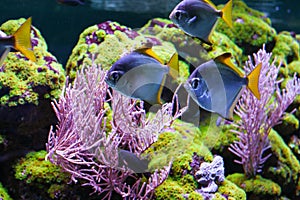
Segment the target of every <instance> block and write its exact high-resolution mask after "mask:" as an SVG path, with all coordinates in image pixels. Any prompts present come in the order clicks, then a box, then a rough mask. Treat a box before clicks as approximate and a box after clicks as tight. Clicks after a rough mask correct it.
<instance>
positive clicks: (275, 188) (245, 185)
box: [226, 173, 281, 196]
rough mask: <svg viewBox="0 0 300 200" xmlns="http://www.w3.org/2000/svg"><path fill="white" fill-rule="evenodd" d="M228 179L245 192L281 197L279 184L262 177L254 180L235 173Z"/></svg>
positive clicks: (256, 177) (258, 176)
mask: <svg viewBox="0 0 300 200" xmlns="http://www.w3.org/2000/svg"><path fill="white" fill-rule="evenodd" d="M226 178H227V179H228V180H230V181H232V182H233V183H235V184H236V185H238V186H239V187H240V188H242V189H243V190H245V192H249V193H250V192H252V193H254V194H256V195H262V196H264V195H271V196H280V194H281V188H280V186H279V185H278V184H277V183H275V182H273V181H271V180H269V179H265V178H262V177H261V176H260V175H257V176H255V177H254V178H252V179H247V177H246V176H245V175H244V174H239V173H235V174H231V175H228V176H227V177H226Z"/></svg>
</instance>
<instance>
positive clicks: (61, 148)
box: [46, 65, 179, 199]
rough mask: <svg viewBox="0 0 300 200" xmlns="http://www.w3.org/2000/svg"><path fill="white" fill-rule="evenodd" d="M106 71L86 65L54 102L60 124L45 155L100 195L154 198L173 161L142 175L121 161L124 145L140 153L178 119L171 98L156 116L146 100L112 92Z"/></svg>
mask: <svg viewBox="0 0 300 200" xmlns="http://www.w3.org/2000/svg"><path fill="white" fill-rule="evenodd" d="M105 74H106V72H105V71H103V70H102V69H101V68H100V67H97V66H96V65H92V66H90V67H88V68H84V67H83V68H82V69H81V70H80V71H79V72H77V78H76V79H75V80H74V83H73V85H71V84H70V85H68V86H66V87H65V88H64V89H63V93H62V95H61V97H60V100H59V101H58V102H57V101H55V102H54V103H53V108H54V110H55V112H56V115H57V118H58V121H59V124H58V125H57V126H56V130H54V129H53V127H52V128H51V130H50V133H49V138H48V143H47V144H46V148H47V151H48V154H47V156H46V158H47V159H49V160H50V161H51V162H52V163H54V164H57V165H59V166H61V167H62V168H63V169H64V170H65V171H67V172H69V173H70V174H71V179H72V181H73V182H75V183H76V182H77V180H78V179H81V180H84V181H83V182H84V183H83V186H91V187H92V188H93V189H94V192H95V193H98V194H99V195H100V197H99V198H101V199H112V198H114V197H115V196H113V195H119V196H121V197H122V198H124V199H125V198H126V199H151V197H152V195H153V192H154V189H155V188H156V187H157V186H159V185H160V184H161V183H162V182H163V181H164V180H165V179H166V178H167V176H168V173H169V170H170V166H171V163H169V165H168V166H162V167H161V169H157V170H154V171H153V172H152V173H151V175H150V177H149V178H148V180H147V181H145V180H143V181H142V179H141V178H140V176H138V175H137V174H136V173H135V172H133V171H132V170H130V169H128V168H127V167H126V166H123V165H122V166H120V165H119V162H118V157H119V156H120V155H119V151H120V149H122V150H123V149H125V150H126V151H128V152H130V153H133V154H134V155H136V156H139V155H140V154H141V152H143V151H144V150H145V149H147V148H149V146H150V145H151V144H152V143H153V142H155V141H156V140H157V138H158V134H159V133H160V132H162V131H164V129H165V128H169V126H170V125H171V123H172V121H173V120H174V117H172V104H171V103H170V104H165V105H164V106H163V107H162V109H161V110H159V111H158V112H157V114H156V118H155V120H154V119H148V118H146V113H145V111H144V110H143V106H142V103H140V104H139V103H138V101H136V100H131V99H129V98H126V97H123V96H121V95H120V94H117V93H115V94H111V93H110V92H109V90H108V88H107V84H106V83H105V81H104V77H105ZM107 96H108V97H107ZM107 98H108V99H107ZM108 103H110V104H111V107H112V111H111V110H110V108H109V107H110V106H109V104H108ZM109 112H113V114H112V120H111V122H108V121H107V119H108V118H109V115H110V114H109ZM178 116H179V115H177V117H178ZM108 123H111V127H112V128H111V130H109V128H108V127H106V124H108ZM128 180H130V182H129V183H128V182H127V181H128Z"/></svg>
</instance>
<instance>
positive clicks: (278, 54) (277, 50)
mask: <svg viewBox="0 0 300 200" xmlns="http://www.w3.org/2000/svg"><path fill="white" fill-rule="evenodd" d="M275 41H276V43H275V47H274V48H273V50H272V53H273V54H272V56H273V57H274V58H277V64H279V63H282V64H283V67H284V68H281V69H280V72H281V73H282V74H283V75H284V76H285V77H288V76H293V75H294V73H295V72H298V71H299V70H296V68H293V65H291V66H290V67H288V64H289V63H291V62H292V61H298V60H299V51H300V47H299V43H298V42H297V40H296V39H295V38H294V37H292V36H291V34H290V33H289V32H286V31H285V32H281V33H279V34H278V35H277V36H276V37H275Z"/></svg>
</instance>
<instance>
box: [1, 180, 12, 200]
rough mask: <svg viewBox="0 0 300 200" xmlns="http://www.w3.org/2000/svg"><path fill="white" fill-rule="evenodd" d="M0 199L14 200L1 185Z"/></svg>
mask: <svg viewBox="0 0 300 200" xmlns="http://www.w3.org/2000/svg"><path fill="white" fill-rule="evenodd" d="M0 199H1V200H12V198H11V197H10V196H9V194H8V193H7V191H6V189H5V188H4V187H3V186H2V184H1V183H0Z"/></svg>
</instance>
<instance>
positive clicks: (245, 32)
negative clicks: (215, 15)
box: [215, 0, 276, 59]
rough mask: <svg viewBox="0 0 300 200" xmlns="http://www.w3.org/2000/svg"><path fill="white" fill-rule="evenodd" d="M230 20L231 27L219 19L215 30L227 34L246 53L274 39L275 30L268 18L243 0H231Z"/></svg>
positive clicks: (254, 50)
mask: <svg viewBox="0 0 300 200" xmlns="http://www.w3.org/2000/svg"><path fill="white" fill-rule="evenodd" d="M232 20H233V28H229V27H228V26H227V24H225V22H224V21H223V20H219V21H218V24H217V26H216V29H215V30H216V31H218V32H221V33H224V34H225V35H227V36H228V37H229V38H230V39H231V40H232V41H233V42H234V43H235V44H237V45H238V46H239V47H241V48H242V49H243V51H244V53H246V54H250V53H253V52H256V51H257V50H258V49H259V48H261V47H262V45H263V44H268V43H271V42H272V41H273V40H274V37H275V35H276V31H275V29H274V28H272V27H271V23H270V19H268V18H267V17H266V16H265V15H264V14H263V13H261V12H259V11H256V10H254V9H251V8H249V7H248V6H247V5H246V4H245V3H244V2H243V1H240V0H233V9H232ZM245 59H246V58H245Z"/></svg>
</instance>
